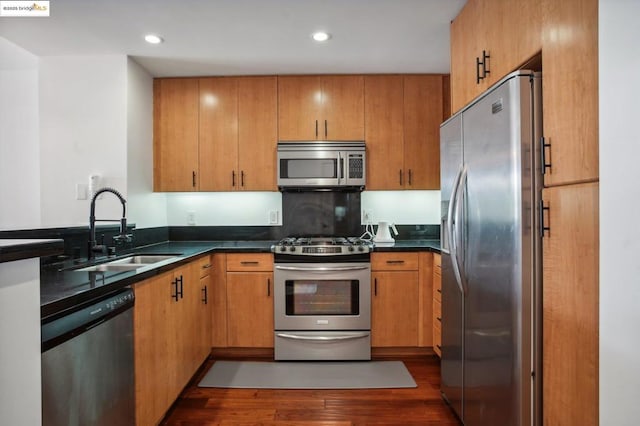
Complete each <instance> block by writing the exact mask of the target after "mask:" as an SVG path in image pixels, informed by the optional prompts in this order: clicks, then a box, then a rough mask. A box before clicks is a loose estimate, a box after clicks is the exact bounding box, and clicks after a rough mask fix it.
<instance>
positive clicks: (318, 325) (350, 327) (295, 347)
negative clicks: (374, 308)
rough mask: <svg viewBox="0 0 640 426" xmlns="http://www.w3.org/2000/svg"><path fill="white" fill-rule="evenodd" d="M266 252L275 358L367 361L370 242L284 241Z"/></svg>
mask: <svg viewBox="0 0 640 426" xmlns="http://www.w3.org/2000/svg"><path fill="white" fill-rule="evenodd" d="M271 251H273V252H274V259H275V265H274V266H275V270H274V324H275V331H274V332H275V338H274V342H275V359H276V360H369V359H371V262H370V254H369V253H370V251H371V246H370V245H369V243H368V242H366V241H363V240H360V239H358V238H333V237H332V238H286V239H284V240H282V241H280V242H279V243H278V244H276V245H274V246H272V247H271Z"/></svg>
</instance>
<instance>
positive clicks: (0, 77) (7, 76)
mask: <svg viewBox="0 0 640 426" xmlns="http://www.w3.org/2000/svg"><path fill="white" fill-rule="evenodd" d="M38 120H39V118H38V58H37V57H35V56H34V55H32V54H31V53H29V52H27V51H26V50H24V49H22V48H20V47H18V46H16V45H15V44H13V43H11V42H9V41H8V40H6V39H4V38H2V37H0V229H2V228H6V229H9V228H31V227H37V226H38V225H39V224H40V165H39V161H38V159H39V157H40V154H39V150H40V148H39V142H38Z"/></svg>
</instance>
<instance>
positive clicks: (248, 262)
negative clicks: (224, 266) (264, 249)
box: [240, 260, 260, 266]
mask: <svg viewBox="0 0 640 426" xmlns="http://www.w3.org/2000/svg"><path fill="white" fill-rule="evenodd" d="M259 263H260V262H258V261H256V260H242V261H240V264H241V265H244V266H248V265H258V264H259Z"/></svg>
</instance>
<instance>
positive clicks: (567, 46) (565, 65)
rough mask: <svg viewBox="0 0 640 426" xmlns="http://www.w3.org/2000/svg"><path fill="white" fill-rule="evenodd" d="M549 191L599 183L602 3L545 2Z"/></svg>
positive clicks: (544, 92) (544, 94)
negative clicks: (600, 23) (551, 188)
mask: <svg viewBox="0 0 640 426" xmlns="http://www.w3.org/2000/svg"><path fill="white" fill-rule="evenodd" d="M542 4H543V9H542V60H543V71H544V76H543V78H542V98H543V115H544V136H545V139H546V142H547V143H550V144H551V146H550V148H547V149H546V150H545V153H546V160H547V163H550V164H551V168H550V169H547V171H546V174H545V175H544V183H545V186H552V185H561V184H567V183H575V182H584V181H592V180H596V179H598V176H599V170H598V161H599V159H598V132H599V129H598V1H597V0H571V1H559V2H556V1H553V0H542Z"/></svg>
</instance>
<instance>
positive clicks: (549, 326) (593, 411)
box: [542, 183, 599, 425]
mask: <svg viewBox="0 0 640 426" xmlns="http://www.w3.org/2000/svg"><path fill="white" fill-rule="evenodd" d="M542 198H543V200H544V202H545V205H546V206H548V207H549V211H548V216H547V217H546V219H545V221H546V224H547V225H548V226H549V227H550V228H551V229H550V231H549V232H548V233H546V234H545V237H544V238H543V240H542V244H543V245H542V247H543V282H544V286H543V296H542V306H543V313H542V318H543V324H542V327H543V356H542V372H543V379H542V384H543V398H544V410H543V416H544V419H543V420H544V424H547V425H554V424H565V423H566V422H567V419H571V421H570V424H575V425H597V424H598V294H599V280H598V276H599V266H598V265H599V255H598V253H599V239H598V229H599V216H598V204H599V203H598V183H589V184H581V185H570V186H562V187H554V188H547V189H544V190H543V191H542Z"/></svg>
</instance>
